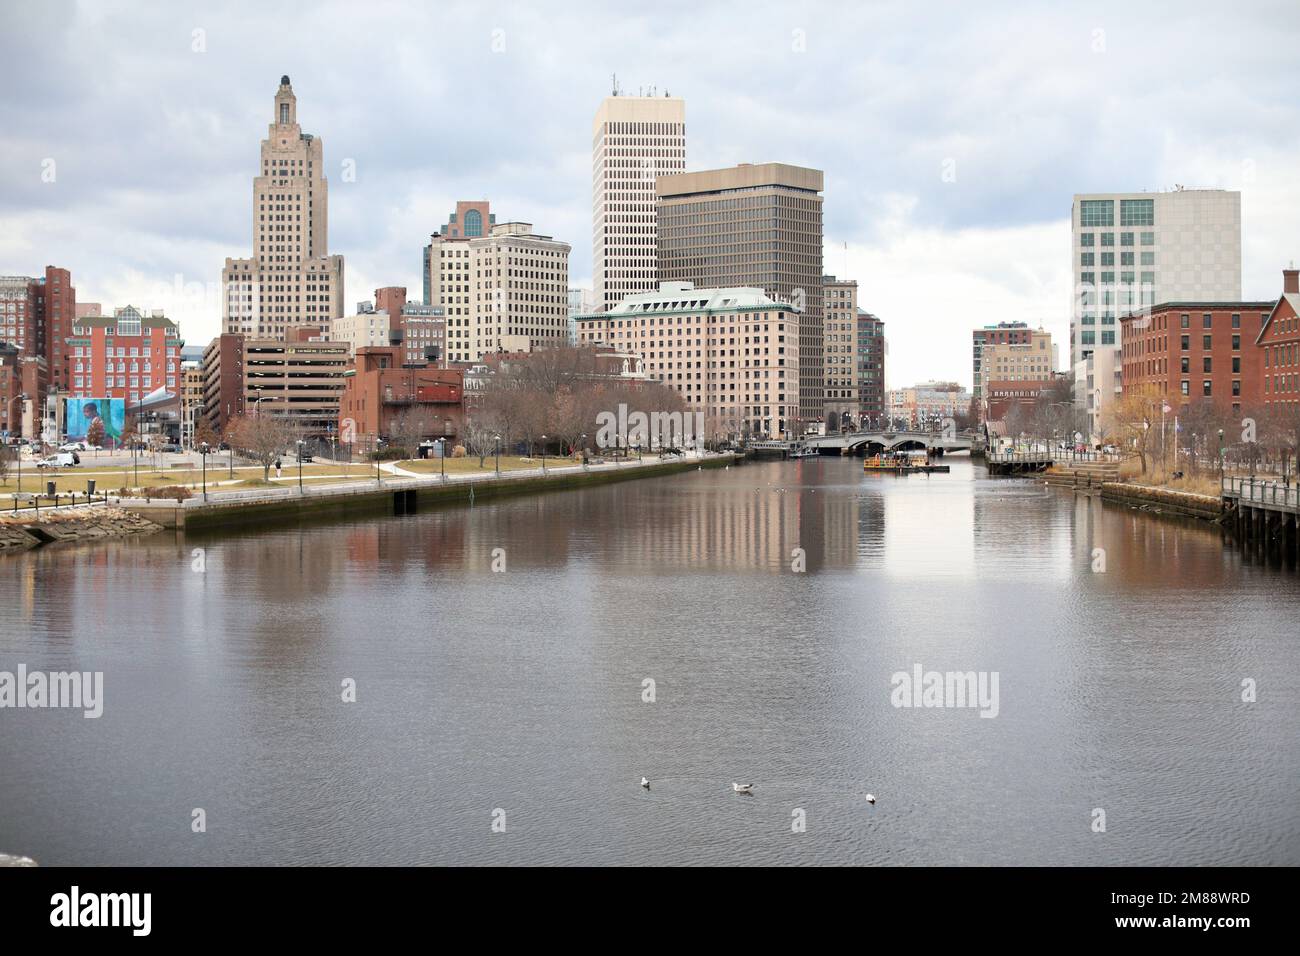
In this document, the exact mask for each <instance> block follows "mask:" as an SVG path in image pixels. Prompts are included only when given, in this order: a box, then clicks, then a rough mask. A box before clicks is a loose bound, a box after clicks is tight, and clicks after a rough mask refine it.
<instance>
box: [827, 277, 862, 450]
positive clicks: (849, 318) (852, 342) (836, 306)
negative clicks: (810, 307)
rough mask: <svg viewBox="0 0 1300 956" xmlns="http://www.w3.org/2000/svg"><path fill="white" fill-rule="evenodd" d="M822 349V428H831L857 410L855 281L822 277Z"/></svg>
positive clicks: (850, 417)
mask: <svg viewBox="0 0 1300 956" xmlns="http://www.w3.org/2000/svg"><path fill="white" fill-rule="evenodd" d="M822 308H823V318H822V329H823V332H822V353H823V355H824V356H825V369H826V374H825V388H826V399H825V400H826V404H825V406H824V414H825V416H826V428H827V430H828V431H835V430H837V429H838V428H839V427H840V424H841V423H842V422H843V421H844V420H845V419H844V416H846V415H847V416H848V418H849V419H850V420H852V421H856V420H857V419H858V417H859V415H860V414H861V409H860V407H859V405H860V402H859V397H858V389H859V386H860V384H861V380H860V374H859V368H858V366H859V362H858V343H857V339H858V283H857V281H856V280H854V279H837V278H836V277H835V276H823V277H822Z"/></svg>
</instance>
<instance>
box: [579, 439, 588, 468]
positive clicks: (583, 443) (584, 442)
mask: <svg viewBox="0 0 1300 956" xmlns="http://www.w3.org/2000/svg"><path fill="white" fill-rule="evenodd" d="M578 442H579V444H580V445H581V446H582V447H581V448H580V449H579V451H580V452H581V453H582V467H583V470H584V471H585V470H586V468H587V433H586V432H583V433H582V436H581V437H580V438H579V439H578Z"/></svg>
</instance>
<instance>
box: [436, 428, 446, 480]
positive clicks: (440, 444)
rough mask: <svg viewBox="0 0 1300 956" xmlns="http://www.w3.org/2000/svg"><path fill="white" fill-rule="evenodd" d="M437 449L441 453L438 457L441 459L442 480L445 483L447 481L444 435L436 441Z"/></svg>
mask: <svg viewBox="0 0 1300 956" xmlns="http://www.w3.org/2000/svg"><path fill="white" fill-rule="evenodd" d="M438 448H439V450H440V451H441V454H440V455H439V456H438V457H439V458H441V459H442V480H443V481H446V480H447V438H446V436H445V435H444V436H443V437H442V438H439V439H438Z"/></svg>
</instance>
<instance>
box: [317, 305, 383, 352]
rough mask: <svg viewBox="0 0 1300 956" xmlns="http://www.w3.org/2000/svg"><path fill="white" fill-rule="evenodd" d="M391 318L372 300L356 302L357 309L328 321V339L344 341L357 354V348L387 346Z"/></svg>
mask: <svg viewBox="0 0 1300 956" xmlns="http://www.w3.org/2000/svg"><path fill="white" fill-rule="evenodd" d="M390 328H391V320H390V319H389V315H388V313H387V312H380V311H378V310H377V309H376V308H375V304H374V303H373V302H358V303H357V311H356V312H355V313H353V314H352V315H343V316H340V317H339V318H337V319H333V320H331V321H330V340H331V341H333V342H346V343H348V345H349V347H350V348H351V349H352V354H353V355H356V354H357V349H364V348H375V347H379V346H384V347H387V346H388V344H389V343H388V332H389V329H390Z"/></svg>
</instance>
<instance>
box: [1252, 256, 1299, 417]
mask: <svg viewBox="0 0 1300 956" xmlns="http://www.w3.org/2000/svg"><path fill="white" fill-rule="evenodd" d="M1255 345H1256V347H1257V348H1258V349H1259V351H1260V376H1261V378H1262V379H1263V385H1262V387H1261V394H1260V401H1262V402H1263V403H1264V404H1265V405H1279V404H1289V405H1295V404H1296V403H1297V402H1300V271H1297V270H1296V269H1283V270H1282V295H1281V297H1280V298H1279V299H1278V300H1277V303H1276V304H1275V305H1274V306H1273V308H1272V309H1271V310H1270V311H1269V313H1268V316H1267V318H1266V319H1265V320H1264V326H1263V328H1261V329H1260V330H1259V335H1258V336H1257V337H1256V339H1255Z"/></svg>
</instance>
